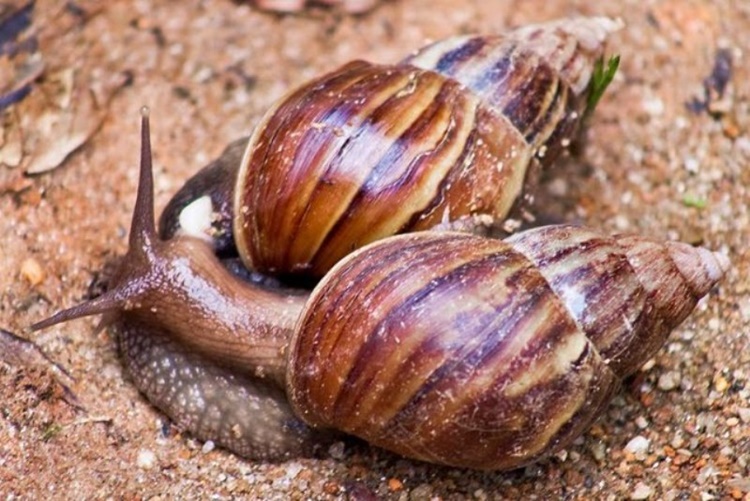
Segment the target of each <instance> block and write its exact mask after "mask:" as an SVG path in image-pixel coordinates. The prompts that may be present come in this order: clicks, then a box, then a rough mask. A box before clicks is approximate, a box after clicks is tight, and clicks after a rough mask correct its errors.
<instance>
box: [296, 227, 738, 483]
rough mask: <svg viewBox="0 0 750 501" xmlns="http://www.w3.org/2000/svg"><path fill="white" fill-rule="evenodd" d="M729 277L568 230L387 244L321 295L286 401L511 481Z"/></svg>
mask: <svg viewBox="0 0 750 501" xmlns="http://www.w3.org/2000/svg"><path fill="white" fill-rule="evenodd" d="M727 266H728V264H727V262H726V259H725V258H724V257H722V256H720V255H717V254H714V253H712V252H710V251H707V250H705V249H699V248H693V247H691V246H689V245H686V244H682V243H675V242H667V243H657V242H655V241H652V240H649V239H645V238H641V237H608V236H603V235H601V234H599V233H596V232H594V231H591V230H586V229H582V228H577V227H571V226H549V227H542V228H539V229H537V230H530V231H526V232H522V233H519V234H517V235H516V236H513V237H511V238H509V239H507V240H505V241H498V240H492V239H482V238H479V237H474V236H469V235H464V234H456V233H433V232H426V233H421V234H419V233H418V234H412V235H404V236H398V237H393V238H390V239H386V240H382V241H380V242H377V243H375V244H372V245H371V246H368V247H365V248H364V249H362V250H360V251H357V252H355V253H353V254H352V255H350V256H348V257H347V258H345V259H344V260H343V261H342V262H340V263H339V264H337V265H336V267H334V268H333V270H332V271H331V273H329V274H328V275H327V276H326V277H325V278H324V279H323V281H322V282H321V284H320V285H319V286H318V287H317V288H316V290H315V291H314V292H313V295H312V298H311V300H310V301H309V303H308V307H307V308H306V312H305V313H304V314H303V317H302V319H301V320H300V321H299V323H298V326H297V331H296V334H295V338H294V340H293V342H292V345H291V346H292V347H291V353H290V359H289V365H288V372H287V384H288V393H289V396H290V399H291V401H292V405H293V406H294V408H295V410H296V412H297V414H298V415H299V416H300V417H301V418H303V419H304V420H305V421H307V422H308V423H310V424H312V425H314V426H316V427H321V428H336V429H340V430H343V431H345V432H347V433H351V434H353V435H356V436H359V437H361V438H363V439H365V440H367V441H368V442H369V443H372V444H375V445H379V446H381V447H384V448H386V449H389V450H391V451H395V452H397V453H399V454H402V455H404V456H408V457H412V458H416V459H421V460H424V461H430V462H436V463H441V464H448V465H454V466H462V467H470V468H476V469H507V468H514V467H517V466H520V465H523V464H526V463H528V462H531V461H533V460H535V459H537V458H538V457H539V456H540V455H542V454H546V453H549V452H552V451H554V450H556V449H558V448H560V447H563V446H565V445H566V444H568V443H569V442H570V441H572V440H573V439H574V438H575V437H577V436H578V435H579V434H580V433H581V432H582V431H583V430H584V429H586V427H588V425H590V423H591V422H592V421H593V420H594V419H595V418H596V417H597V416H598V415H599V414H600V413H601V410H602V408H603V407H604V406H605V405H607V404H608V403H609V401H610V398H611V396H612V394H613V393H614V392H615V391H616V390H617V388H618V386H619V383H620V381H621V380H622V379H623V378H624V377H626V376H627V375H629V374H631V373H632V372H634V371H635V370H636V369H637V368H638V367H639V366H640V365H641V364H642V363H643V362H644V361H645V360H647V359H648V358H649V357H651V356H653V354H654V353H655V351H656V350H658V349H659V348H660V347H661V345H662V344H663V342H664V340H665V339H666V336H667V335H668V333H669V332H670V330H672V329H673V328H674V327H675V326H677V325H678V324H679V323H680V322H682V321H683V320H684V319H685V318H686V317H687V315H688V314H689V313H690V312H691V311H692V309H693V308H694V306H695V304H696V302H697V300H698V299H699V298H700V297H702V296H703V295H705V294H706V293H707V292H708V290H709V289H710V288H711V287H712V286H713V285H714V284H715V283H716V282H717V281H718V280H719V279H720V278H721V276H722V275H723V273H724V270H725V268H726V267H727Z"/></svg>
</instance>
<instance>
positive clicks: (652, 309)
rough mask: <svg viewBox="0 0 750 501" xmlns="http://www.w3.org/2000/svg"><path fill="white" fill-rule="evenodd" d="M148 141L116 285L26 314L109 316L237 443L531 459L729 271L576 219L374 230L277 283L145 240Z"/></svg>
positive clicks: (156, 381) (180, 404)
mask: <svg viewBox="0 0 750 501" xmlns="http://www.w3.org/2000/svg"><path fill="white" fill-rule="evenodd" d="M143 145H144V147H143V155H142V169H141V179H140V183H139V194H138V201H137V203H136V209H135V211H134V215H133V225H132V228H131V237H130V247H129V251H128V254H127V255H126V257H125V258H124V260H123V262H122V263H121V265H120V266H119V268H118V270H117V272H116V273H115V274H114V276H113V278H112V281H111V287H110V290H109V291H108V292H107V293H105V294H104V295H102V296H100V297H99V298H97V299H94V300H92V301H89V302H87V303H84V304H82V305H79V306H76V307H73V308H71V309H69V310H65V311H63V312H61V313H59V314H57V315H55V316H53V317H51V318H50V319H48V320H45V321H42V322H40V323H39V324H37V325H36V326H35V327H36V328H43V327H46V326H49V325H52V324H54V323H57V322H61V321H66V320H70V319H73V318H77V317H80V316H84V315H90V314H97V313H105V314H106V315H107V317H108V320H109V321H111V322H112V323H113V324H114V326H115V327H116V330H117V332H118V343H119V345H120V348H121V351H122V353H123V357H124V359H125V362H126V364H127V366H128V370H129V372H130V374H131V377H132V378H133V380H134V381H135V383H136V385H137V386H138V387H139V388H140V389H141V390H142V391H143V392H144V393H145V394H146V396H147V397H148V398H149V400H151V401H152V402H153V403H154V404H155V405H156V406H158V407H159V408H161V409H162V410H163V411H164V412H165V413H166V414H167V415H169V416H170V417H171V418H172V419H174V421H175V422H176V423H177V424H178V426H180V427H182V428H185V429H187V430H189V431H191V432H192V433H193V434H195V435H196V436H198V437H199V438H202V439H211V440H214V441H215V442H217V443H218V444H220V445H223V446H225V447H227V448H229V449H231V450H233V451H235V452H237V453H239V454H241V455H245V456H248V457H253V458H283V457H289V456H293V455H298V454H305V453H307V452H309V450H310V449H311V448H312V447H313V446H314V445H315V444H316V443H318V442H319V441H320V440H323V439H325V437H326V430H328V429H330V428H335V429H339V430H341V431H344V432H347V433H351V434H355V435H358V436H360V437H362V438H364V439H366V440H368V441H370V442H371V443H373V444H375V445H379V446H382V447H385V448H387V449H390V450H392V451H395V452H398V453H400V454H403V455H406V456H409V457H413V458H417V459H422V460H426V461H433V462H439V463H443V464H448V465H455V466H466V467H472V468H479V469H505V468H513V467H516V466H519V465H522V464H525V463H528V462H530V461H533V460H534V459H536V458H538V457H539V456H541V455H543V454H544V453H548V452H551V451H553V450H555V449H556V448H559V447H562V446H564V445H565V444H566V443H568V442H569V441H570V440H571V439H572V438H574V437H575V436H576V435H577V434H578V433H580V432H581V431H582V430H583V429H585V427H586V426H587V425H588V424H589V423H590V422H591V420H592V419H594V418H595V417H596V415H597V414H598V413H599V412H600V410H601V409H602V408H603V407H604V405H606V403H607V401H608V399H609V397H610V396H611V395H612V393H613V392H614V391H615V389H616V387H617V385H618V382H619V381H620V380H621V379H622V378H623V377H625V376H626V375H627V374H629V373H631V372H632V371H634V370H635V369H636V368H637V367H638V366H639V365H640V364H641V363H643V362H644V361H645V360H646V359H647V358H648V357H650V356H651V355H652V354H653V353H654V351H655V350H656V349H658V347H659V346H660V345H661V344H662V343H663V341H664V339H665V338H666V336H667V335H668V333H669V331H670V330H671V329H672V328H674V327H675V326H676V325H677V324H679V323H680V322H681V321H682V320H683V319H684V318H685V317H686V316H687V315H688V314H689V312H690V311H691V310H692V308H693V307H694V305H695V303H696V301H697V300H698V299H699V298H700V297H702V296H703V295H705V294H706V293H707V292H708V290H709V289H710V288H711V287H712V286H713V285H714V284H715V283H716V282H717V281H718V280H719V279H720V278H721V276H722V275H723V273H724V271H725V269H726V267H727V266H728V263H727V261H726V258H724V257H723V256H721V255H718V254H714V253H712V252H710V251H707V250H705V249H696V248H692V247H690V246H687V245H685V244H679V243H673V242H666V243H658V242H653V241H651V240H648V239H644V238H639V237H606V236H603V235H600V234H598V233H596V232H593V231H590V230H585V229H580V228H574V227H570V226H555V227H546V228H540V229H536V230H531V231H528V232H524V233H520V234H518V235H516V236H514V237H512V238H510V239H508V240H506V241H504V242H502V241H497V240H489V239H481V238H478V237H474V236H470V235H465V234H456V233H450V232H446V233H434V232H432V233H417V234H413V235H406V236H397V237H389V238H386V239H383V240H381V241H379V242H376V243H374V244H370V245H369V246H366V247H364V248H361V249H360V250H358V251H356V252H354V253H352V254H351V255H348V256H347V257H345V258H344V259H342V260H341V261H340V262H339V263H338V264H336V265H335V266H334V268H333V269H332V270H330V271H329V272H328V273H327V274H326V275H325V277H324V278H323V279H322V280H321V282H320V283H319V284H318V286H317V287H316V289H315V290H314V291H313V292H312V295H311V296H310V297H309V298H308V297H306V296H305V295H289V294H286V293H285V292H284V291H283V290H269V289H265V288H261V287H258V286H254V285H251V284H248V283H244V282H241V281H239V280H238V279H237V278H236V277H235V276H233V275H231V274H230V273H229V272H228V271H227V270H226V269H225V268H224V267H223V266H222V265H221V264H220V263H219V262H218V260H217V259H216V257H215V255H214V254H213V249H212V247H211V246H210V245H208V244H207V243H206V242H205V240H202V239H197V238H194V237H190V236H187V235H177V236H175V237H174V238H171V239H170V240H166V241H162V240H160V239H159V238H158V237H157V235H156V230H155V227H154V212H153V200H152V198H153V194H152V178H151V176H152V175H151V164H150V147H149V142H148V119H147V116H144V127H143ZM287 397H288V399H289V400H287ZM289 402H291V404H290V403H289ZM310 425H312V426H314V427H310ZM319 430H320V431H319Z"/></svg>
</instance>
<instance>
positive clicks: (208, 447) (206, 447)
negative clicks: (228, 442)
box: [201, 440, 216, 454]
mask: <svg viewBox="0 0 750 501" xmlns="http://www.w3.org/2000/svg"><path fill="white" fill-rule="evenodd" d="M215 448H216V444H214V442H213V440H206V441H205V442H204V443H203V447H201V452H203V454H208V453H209V452H211V451H212V450H214V449H215Z"/></svg>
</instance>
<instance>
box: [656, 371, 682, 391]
mask: <svg viewBox="0 0 750 501" xmlns="http://www.w3.org/2000/svg"><path fill="white" fill-rule="evenodd" d="M681 378H682V376H681V374H680V373H679V372H677V371H669V372H665V373H664V374H662V375H661V376H659V381H658V382H657V383H656V386H657V387H658V388H659V389H660V390H662V391H672V390H674V389H675V388H677V387H679V386H680V379H681Z"/></svg>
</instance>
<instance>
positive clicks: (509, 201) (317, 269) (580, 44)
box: [159, 17, 620, 281]
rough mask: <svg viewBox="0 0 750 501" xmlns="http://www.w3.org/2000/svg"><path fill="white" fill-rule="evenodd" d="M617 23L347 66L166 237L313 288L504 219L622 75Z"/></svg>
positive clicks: (288, 106) (238, 147)
mask: <svg viewBox="0 0 750 501" xmlns="http://www.w3.org/2000/svg"><path fill="white" fill-rule="evenodd" d="M619 27H620V23H619V22H618V21H614V20H611V19H608V18H602V17H595V18H580V19H572V20H567V19H566V20H558V21H552V22H548V23H544V24H538V25H531V26H525V27H521V28H517V29H515V30H512V31H510V32H508V33H506V34H505V35H498V36H462V37H455V38H449V39H446V40H442V41H439V42H436V43H434V44H432V45H428V46H427V47H425V48H423V49H421V50H419V51H418V52H416V53H414V54H412V55H411V56H409V57H407V58H406V59H404V60H403V61H401V62H400V63H398V64H395V65H378V64H371V63H367V62H364V61H354V62H351V63H349V64H346V65H344V66H342V67H341V68H339V69H338V70H335V71H333V72H331V73H329V74H327V75H324V76H322V77H320V78H317V79H314V80H312V81H311V82H309V83H307V84H304V85H302V86H300V87H299V88H297V89H295V90H293V91H291V92H290V93H288V94H287V95H286V96H285V97H283V98H282V99H281V100H279V101H278V102H277V103H276V104H275V105H274V106H272V107H271V108H270V109H269V111H268V112H267V113H266V114H265V116H264V117H263V118H262V119H261V120H260V123H259V125H258V126H257V127H256V128H255V130H254V132H253V134H252V136H251V137H250V139H249V141H247V145H246V146H245V147H244V154H242V153H241V152H242V151H243V147H242V141H239V142H236V143H233V144H232V145H231V146H230V147H229V148H227V150H226V151H225V153H224V154H223V155H222V156H221V157H220V158H219V159H218V160H217V161H216V162H214V163H213V164H211V165H210V166H208V167H207V168H206V169H205V170H204V171H202V172H200V173H198V174H197V175H196V176H195V177H194V178H193V179H192V180H190V181H189V182H188V183H186V185H185V187H184V189H183V190H181V191H180V192H178V194H177V195H176V196H175V198H174V199H173V200H172V202H171V203H170V204H169V205H168V207H167V208H166V209H165V210H164V212H163V215H162V218H161V221H160V225H159V226H160V228H161V236H162V238H165V239H167V238H170V237H171V236H172V235H174V234H175V233H176V232H178V231H183V230H184V231H187V232H189V233H191V234H196V235H200V236H203V237H205V238H209V239H211V240H212V241H213V242H214V244H215V246H216V249H217V252H219V253H227V252H231V251H230V250H229V247H233V246H234V244H236V246H237V248H238V249H239V255H240V257H241V258H242V261H243V263H244V265H245V266H246V268H248V269H253V270H256V271H258V272H260V273H264V274H273V275H281V276H291V277H292V278H295V277H296V278H298V279H300V280H305V279H309V280H311V281H314V280H316V279H319V278H320V277H321V276H323V275H324V274H325V273H326V272H327V271H328V270H329V269H330V268H331V266H333V265H334V264H335V263H336V262H338V261H339V260H340V259H341V258H343V257H344V256H345V255H347V254H348V253H349V252H351V251H352V250H354V249H356V248H359V247H362V246H363V245H366V244H368V243H370V242H373V241H375V240H377V239H379V238H384V237H387V236H390V235H393V234H396V233H405V232H410V231H419V230H427V229H431V228H434V227H440V228H455V229H459V228H460V229H464V230H466V231H472V230H476V231H478V232H481V231H482V230H484V229H485V228H486V227H493V226H495V225H499V224H502V223H503V221H504V220H505V219H506V217H507V216H508V214H509V213H510V212H511V210H512V209H513V208H514V207H516V206H517V205H519V204H520V202H521V201H522V198H523V197H522V195H523V194H524V193H527V192H528V188H529V187H530V186H532V185H533V184H534V183H535V181H536V179H537V177H538V175H539V172H540V170H541V169H542V168H543V167H544V166H546V165H549V164H550V163H551V162H552V161H554V160H555V158H557V157H558V156H559V155H560V153H561V152H562V151H564V150H565V149H566V148H568V147H569V146H570V144H571V143H572V142H573V141H574V140H575V139H576V137H577V136H578V134H579V131H580V129H581V126H582V124H583V122H585V117H586V116H587V114H588V113H590V111H591V110H592V109H593V107H594V106H595V104H596V101H597V100H598V98H599V97H600V96H601V94H602V92H603V91H604V88H606V86H607V83H608V82H609V79H611V77H612V74H613V73H614V70H615V69H616V61H617V60H616V59H614V60H611V61H610V65H609V66H608V67H607V70H606V71H603V70H602V64H601V60H602V58H603V52H604V42H605V40H606V38H607V36H608V34H609V33H611V32H612V31H614V30H616V29H619ZM612 62H614V65H612ZM194 204H195V205H194ZM196 214H197V216H196ZM201 214H203V215H202V216H201ZM235 215H236V217H235ZM196 221H198V222H196ZM201 221H202V222H201ZM194 227H197V228H194Z"/></svg>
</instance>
